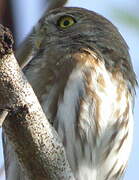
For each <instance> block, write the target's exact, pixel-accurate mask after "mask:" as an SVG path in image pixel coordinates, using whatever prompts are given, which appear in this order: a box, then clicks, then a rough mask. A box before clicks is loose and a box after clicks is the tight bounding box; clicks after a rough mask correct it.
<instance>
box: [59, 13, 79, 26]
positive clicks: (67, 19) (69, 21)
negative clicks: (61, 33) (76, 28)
mask: <svg viewBox="0 0 139 180" xmlns="http://www.w3.org/2000/svg"><path fill="white" fill-rule="evenodd" d="M75 23H76V21H75V19H74V18H73V17H71V16H63V17H61V18H60V19H59V20H58V26H59V27H61V28H63V29H65V28H68V27H70V26H73V25H74V24H75Z"/></svg>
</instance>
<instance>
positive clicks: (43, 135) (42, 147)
mask: <svg viewBox="0 0 139 180" xmlns="http://www.w3.org/2000/svg"><path fill="white" fill-rule="evenodd" d="M0 107H1V108H2V109H4V110H7V112H8V115H7V118H6V119H5V121H4V123H3V128H4V130H5V133H6V134H7V136H8V138H9V139H10V141H11V142H12V144H13V147H14V150H15V152H16V153H17V155H18V158H19V160H20V163H21V165H22V167H23V168H24V170H25V173H26V175H27V176H28V177H29V178H30V179H31V180H38V179H39V180H46V179H49V180H57V179H61V180H62V179H63V180H64V179H67V180H68V179H74V177H73V174H72V172H71V169H70V166H69V164H68V161H67V159H66V155H65V150H64V147H63V145H62V143H61V141H60V139H59V137H58V135H57V133H56V131H55V130H54V128H53V127H52V126H51V125H50V124H49V122H48V120H47V118H46V117H45V115H44V113H43V111H42V108H41V106H40V104H39V102H38V100H37V98H36V96H35V94H34V92H33V90H32V88H31V86H30V85H29V83H28V82H27V80H26V78H25V76H24V75H23V73H22V72H21V70H20V68H19V66H18V64H17V61H16V59H15V57H14V54H13V52H12V37H11V35H10V33H9V31H8V30H7V29H5V28H3V27H2V26H0Z"/></svg>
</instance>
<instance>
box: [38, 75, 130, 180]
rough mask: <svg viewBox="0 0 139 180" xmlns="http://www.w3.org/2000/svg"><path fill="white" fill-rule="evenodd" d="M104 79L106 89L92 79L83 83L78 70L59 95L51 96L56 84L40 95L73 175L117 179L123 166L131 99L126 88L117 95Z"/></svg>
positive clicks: (127, 148) (82, 179)
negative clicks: (89, 82)
mask: <svg viewBox="0 0 139 180" xmlns="http://www.w3.org/2000/svg"><path fill="white" fill-rule="evenodd" d="M108 80H109V79H108ZM108 80H107V81H106V83H107V86H106V87H107V88H106V89H102V88H101V87H100V86H99V84H98V82H96V81H94V82H92V83H91V84H93V86H92V87H91V85H88V87H86V86H85V84H84V81H83V79H82V77H81V76H80V74H79V76H78V74H76V76H74V74H73V77H71V79H69V81H68V83H67V84H66V87H65V89H64V94H63V96H62V98H61V97H60V98H55V97H57V96H56V92H57V91H56V87H53V88H52V89H51V91H50V93H49V94H47V95H46V97H45V96H43V100H42V107H43V109H44V112H45V113H46V116H47V118H48V119H53V120H52V121H53V125H54V127H55V129H56V130H57V132H58V134H59V136H60V138H61V140H62V142H63V145H64V147H65V150H66V154H67V158H68V161H69V163H70V165H71V168H72V170H73V172H74V174H75V176H76V179H80V180H92V179H93V180H118V179H121V177H122V176H123V173H124V171H125V168H126V164H127V161H128V157H129V154H130V149H131V144H132V128H133V121H132V100H131V99H130V96H129V97H128V96H127V92H126V91H122V92H121V94H120V97H119V93H117V92H118V91H117V88H116V86H115V84H114V83H113V82H111V81H108ZM94 87H95V88H94ZM87 88H88V89H87ZM118 97H119V101H117V100H118ZM55 100H56V103H54V102H55ZM54 104H55V106H53V105H54ZM52 106H53V108H52V109H51V107H52ZM50 109H51V110H50ZM54 109H56V110H54Z"/></svg>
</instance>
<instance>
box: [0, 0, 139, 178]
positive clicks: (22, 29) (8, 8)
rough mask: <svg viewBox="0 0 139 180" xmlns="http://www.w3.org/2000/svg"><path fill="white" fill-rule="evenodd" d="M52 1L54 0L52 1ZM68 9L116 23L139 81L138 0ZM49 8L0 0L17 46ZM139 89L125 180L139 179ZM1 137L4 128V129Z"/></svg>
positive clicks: (83, 3)
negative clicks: (87, 11)
mask: <svg viewBox="0 0 139 180" xmlns="http://www.w3.org/2000/svg"><path fill="white" fill-rule="evenodd" d="M48 1H49V2H50V1H52V0H48ZM66 6H76V7H83V8H87V9H89V10H92V11H96V12H98V13H99V14H101V15H103V16H105V17H106V18H107V19H109V20H110V21H111V22H112V23H113V24H115V25H116V26H117V27H118V29H119V31H120V32H121V34H122V36H123V37H124V39H125V40H126V42H127V44H128V46H129V48H130V55H131V58H132V62H133V66H134V70H135V72H136V75H137V77H138V80H139V1H138V0H132V1H131V0H122V1H121V0H107V1H104V0H76V1H75V0H69V1H68V3H67V4H66ZM47 7H48V3H47V1H46V0H0V23H1V24H3V25H5V26H7V27H9V28H10V30H11V31H12V32H13V34H14V39H15V47H16V48H18V46H19V44H20V43H21V42H22V41H23V39H24V38H25V37H26V36H27V34H28V33H29V32H30V30H31V28H32V26H33V25H34V24H35V23H36V22H37V21H38V19H39V18H40V17H41V15H42V14H43V12H44V11H45V9H46V8H47ZM138 108H139V89H137V97H136V102H135V111H134V117H135V118H134V119H135V124H134V142H133V148H132V153H131V158H130V161H129V166H128V169H127V172H126V175H125V178H124V180H132V179H134V180H137V179H139V173H138V164H139V145H138V139H139V122H138V117H139V111H138ZM0 134H1V129H0ZM0 180H5V176H4V171H3V151H2V142H1V137H0Z"/></svg>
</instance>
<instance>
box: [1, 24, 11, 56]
mask: <svg viewBox="0 0 139 180" xmlns="http://www.w3.org/2000/svg"><path fill="white" fill-rule="evenodd" d="M12 45H13V38H12V34H11V32H10V30H9V29H8V28H6V27H4V26H2V25H1V24H0V58H2V57H3V56H4V55H6V54H9V53H11V52H12Z"/></svg>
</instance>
